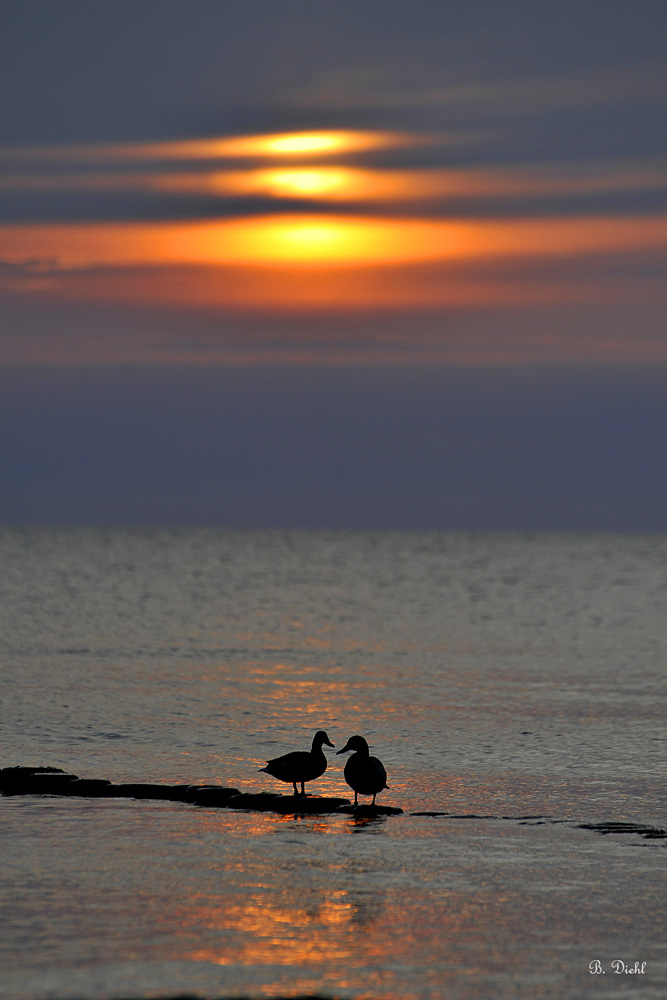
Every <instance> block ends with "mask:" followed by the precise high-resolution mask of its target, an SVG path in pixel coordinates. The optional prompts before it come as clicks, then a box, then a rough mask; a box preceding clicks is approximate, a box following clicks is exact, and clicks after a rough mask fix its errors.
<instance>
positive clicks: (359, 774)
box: [338, 736, 389, 806]
mask: <svg viewBox="0 0 667 1000" xmlns="http://www.w3.org/2000/svg"><path fill="white" fill-rule="evenodd" d="M349 750H354V753H353V754H352V756H351V757H350V758H349V759H348V761H347V763H346V764H345V770H344V772H343V773H344V774H345V780H346V781H347V783H348V785H349V786H350V788H351V789H352V791H353V792H354V804H355V806H356V805H357V796H358V795H372V796H373V805H375V796H376V795H377V794H378V792H381V791H382V790H383V789H384V788H389V785H388V784H387V772H386V771H385V769H384V764H383V763H382V761H381V760H378V758H377V757H371V756H370V753H369V750H368V743H367V742H366V740H365V739H364V738H363V736H351V737H350V739H349V740H348V741H347V743H346V744H345V746H344V747H343V749H342V750H339V751H338V753H346V752H347V751H349Z"/></svg>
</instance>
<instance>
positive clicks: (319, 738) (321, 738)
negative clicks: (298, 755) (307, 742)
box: [313, 729, 334, 747]
mask: <svg viewBox="0 0 667 1000" xmlns="http://www.w3.org/2000/svg"><path fill="white" fill-rule="evenodd" d="M323 743H326V745H327V746H328V747H333V746H334V744H333V743H332V742H331V740H330V739H329V737H328V736H327V734H326V733H325V732H324V730H323V729H318V731H317V732H316V733H315V738H314V739H313V746H314V747H321V746H322V744H323Z"/></svg>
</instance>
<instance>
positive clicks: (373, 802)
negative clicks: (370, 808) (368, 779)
mask: <svg viewBox="0 0 667 1000" xmlns="http://www.w3.org/2000/svg"><path fill="white" fill-rule="evenodd" d="M376 795H377V792H373V801H372V803H371V805H375V796H376Z"/></svg>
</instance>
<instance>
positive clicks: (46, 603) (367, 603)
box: [0, 529, 667, 1000]
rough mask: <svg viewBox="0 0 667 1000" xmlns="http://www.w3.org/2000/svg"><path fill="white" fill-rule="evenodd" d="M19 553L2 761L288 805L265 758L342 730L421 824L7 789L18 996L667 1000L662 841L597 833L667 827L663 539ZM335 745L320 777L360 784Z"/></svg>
mask: <svg viewBox="0 0 667 1000" xmlns="http://www.w3.org/2000/svg"><path fill="white" fill-rule="evenodd" d="M0 559H1V563H2V576H1V578H0V589H1V590H2V606H3V609H4V610H3V614H2V634H3V649H4V651H3V653H2V658H1V660H0V667H1V671H0V696H1V702H2V732H1V737H0V738H1V746H2V757H1V759H0V766H10V765H17V764H23V765H53V766H57V767H61V768H63V769H65V770H67V771H72V772H75V773H77V774H79V775H80V776H81V777H101V778H109V779H111V780H114V781H130V780H135V781H137V780H138V781H160V782H169V783H177V782H192V783H195V782H196V783H202V784H204V783H215V782H220V783H222V784H225V785H234V786H236V787H238V788H240V789H242V790H261V789H270V790H275V791H285V792H286V791H288V790H289V789H288V788H287V787H286V786H283V785H279V784H278V783H277V782H275V781H274V780H273V779H271V778H270V777H269V776H268V775H265V774H260V773H258V770H257V769H258V767H260V766H262V765H263V763H264V761H265V760H266V759H267V758H269V757H273V756H276V755H278V754H280V753H283V752H286V751H287V750H291V749H306V748H308V746H309V744H310V741H311V738H312V734H313V732H314V731H315V730H316V729H319V728H324V729H326V730H327V731H328V733H329V735H330V737H331V738H332V740H333V742H334V743H335V744H336V747H337V748H338V747H340V746H342V745H343V743H344V741H345V740H346V739H347V738H348V737H349V736H350V735H352V734H354V733H357V732H358V733H361V734H362V735H364V736H366V738H367V739H368V741H369V743H370V744H371V748H372V751H373V752H374V753H376V754H377V755H378V756H380V757H381V758H382V760H383V761H384V763H385V766H386V768H387V772H388V781H389V785H390V789H389V790H388V791H386V792H384V793H383V794H382V796H380V801H383V802H385V803H386V804H392V805H399V806H401V807H402V808H403V809H404V810H405V815H404V816H398V817H393V816H392V817H382V818H379V819H376V820H372V821H368V820H366V819H354V818H350V817H349V816H320V817H316V816H311V817H306V818H294V817H289V816H287V817H285V816H274V815H267V814H246V813H240V812H234V811H227V810H207V809H201V808H198V807H194V806H190V805H185V804H180V803H165V802H147V801H134V800H94V799H90V800H86V799H80V800H77V799H65V798H62V799H59V798H24V797H12V798H3V799H1V800H0V815H2V829H3V833H2V841H3V848H2V861H1V862H0V886H1V889H2V894H1V896H0V910H1V919H2V934H1V936H0V995H2V997H3V998H6V1000H43V998H47V997H48V998H58V1000H61V998H72V997H81V998H85V1000H93V998H95V1000H97V998H107V997H109V998H112V997H119V996H131V997H149V996H169V995H172V996H173V995H175V994H177V993H183V992H187V993H189V994H191V995H193V996H198V997H199V996H201V997H204V996H215V997H220V996H226V997H227V996H228V997H241V996H244V997H245V996H258V997H259V996H267V997H270V996H283V995H291V996H296V995H298V994H305V993H309V992H317V993H319V994H321V995H322V996H326V997H340V998H345V1000H347V998H377V1000H417V998H419V1000H421V998H430V997H433V998H443V1000H444V998H445V997H447V998H466V1000H467V998H471V1000H472V998H475V1000H477V998H480V1000H481V998H494V997H501V998H505V997H507V998H526V1000H527V998H530V1000H534V998H546V997H549V998H551V997H553V998H560V997H572V998H579V997H581V998H583V997H586V998H588V997H595V998H598V997H608V996H609V997H611V996H614V997H616V996H622V997H624V998H625V997H646V998H649V997H663V996H664V995H665V989H666V986H667V945H666V944H665V941H666V934H665V931H666V929H667V928H666V926H665V923H666V921H665V917H664V899H665V884H664V860H665V846H666V845H667V841H666V840H664V839H655V840H645V839H642V838H641V837H640V836H638V835H637V834H623V835H613V834H612V835H605V836H602V835H600V834H599V833H596V832H594V831H591V830H585V829H581V828H580V824H584V823H587V822H596V821H597V822H599V821H606V820H613V821H622V820H626V821H629V822H638V823H644V824H648V825H652V826H655V827H664V826H665V823H666V822H667V815H666V812H667V810H666V806H667V792H666V791H665V749H666V746H667V738H666V733H665V729H664V718H665V706H666V701H667V699H666V697H665V694H666V692H665V647H666V641H665V640H666V632H665V624H664V623H665V617H666V616H665V606H666V604H667V600H666V598H667V538H665V537H658V536H654V537H641V536H637V537H630V536H627V537H614V536H574V535H572V536H556V535H553V536H546V535H534V536H519V535H448V534H430V533H426V534H417V533H415V534H410V533H378V534H362V533H359V534H356V533H349V534H348V533H325V532H290V533H284V532H224V531H182V532H180V531H173V532H168V531H155V532H150V531H136V532H134V531H102V530H92V529H91V530H88V529H85V530H84V529H70V530H65V529H62V530H61V529H58V530H57V529H25V530H18V529H12V530H9V529H6V530H5V531H4V532H2V533H0ZM329 753H330V768H329V770H328V771H327V772H326V774H325V775H324V776H323V777H322V778H321V779H320V780H319V781H317V782H315V783H313V784H312V785H311V786H310V790H311V792H313V793H321V794H330V795H336V794H342V795H346V794H347V793H348V791H349V789H347V786H346V785H345V783H344V781H343V776H342V764H343V758H341V757H338V758H337V757H336V756H335V755H334V751H329ZM425 811H429V812H441V813H442V812H446V813H449V814H450V815H448V816H442V815H440V816H416V815H413V814H414V813H415V812H425ZM469 814H475V816H476V818H465V817H467V816H469ZM482 816H483V817H486V818H479V817H482ZM529 816H532V817H537V818H534V819H526V818H525V817H529ZM596 959H597V960H599V961H600V962H601V963H602V967H603V968H604V969H605V975H604V976H603V975H602V974H599V975H594V974H592V973H591V972H590V971H589V963H591V962H593V961H595V960H596ZM614 959H621V960H623V961H625V962H626V963H627V964H628V966H629V967H633V966H634V963H635V962H639V963H640V966H641V963H642V962H646V967H645V971H644V973H622V974H619V975H617V974H616V973H615V972H614V971H613V969H612V967H611V965H610V963H611V961H612V960H614Z"/></svg>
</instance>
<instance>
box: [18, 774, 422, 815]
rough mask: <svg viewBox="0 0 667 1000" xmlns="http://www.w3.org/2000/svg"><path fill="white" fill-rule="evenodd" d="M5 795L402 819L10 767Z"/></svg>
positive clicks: (385, 811)
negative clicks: (184, 804)
mask: <svg viewBox="0 0 667 1000" xmlns="http://www.w3.org/2000/svg"><path fill="white" fill-rule="evenodd" d="M0 793H2V794H3V795H60V796H90V797H95V798H102V797H104V798H116V799H118V798H132V799H157V800H162V801H167V802H185V803H189V804H191V805H196V806H203V807H206V808H213V809H242V810H252V811H253V812H274V813H279V814H281V815H302V814H306V813H308V814H318V813H336V812H341V811H345V812H352V813H354V814H355V815H363V816H378V815H398V814H400V813H402V811H403V810H402V809H396V808H394V807H391V806H375V807H373V806H367V805H366V806H359V807H358V808H357V809H355V808H354V806H351V805H350V800H349V799H341V798H332V797H329V798H328V797H325V796H308V797H307V798H302V797H301V796H299V797H295V796H293V795H278V794H274V793H273V792H256V793H249V792H240V791H239V789H238V788H225V787H224V786H222V785H185V784H181V785H159V784H152V783H148V782H123V783H122V784H118V785H114V784H112V783H111V782H110V781H107V780H105V779H99V778H79V777H77V775H75V774H66V773H65V772H64V771H61V770H60V769H59V768H52V767H6V768H3V769H1V770H0Z"/></svg>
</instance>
